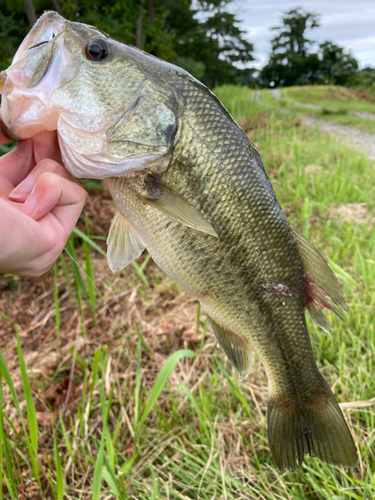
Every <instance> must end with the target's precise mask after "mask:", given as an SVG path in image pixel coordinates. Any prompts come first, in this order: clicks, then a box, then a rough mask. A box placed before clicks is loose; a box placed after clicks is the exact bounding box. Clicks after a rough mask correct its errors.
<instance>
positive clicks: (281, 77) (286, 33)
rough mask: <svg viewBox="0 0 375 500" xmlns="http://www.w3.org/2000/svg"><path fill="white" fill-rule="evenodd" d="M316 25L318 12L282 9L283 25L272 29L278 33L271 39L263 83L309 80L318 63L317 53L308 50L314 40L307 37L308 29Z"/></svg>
mask: <svg viewBox="0 0 375 500" xmlns="http://www.w3.org/2000/svg"><path fill="white" fill-rule="evenodd" d="M318 26H319V15H318V14H314V13H311V12H305V11H304V10H303V9H302V8H301V7H297V8H296V9H292V10H290V11H288V12H286V13H285V15H284V16H283V18H282V25H281V26H275V27H273V28H272V30H276V31H278V32H279V33H278V34H277V35H276V36H275V38H273V40H272V41H271V44H272V53H271V56H270V59H269V62H268V63H267V64H266V66H265V67H264V68H263V69H262V70H261V72H260V75H259V79H260V82H261V83H262V84H263V85H265V86H270V85H271V86H285V85H304V84H307V83H310V81H311V79H312V78H313V75H314V74H315V73H316V71H317V69H318V67H319V61H318V57H317V55H316V54H311V53H309V48H310V47H311V46H312V45H313V43H314V42H313V41H311V40H309V39H308V38H306V36H305V33H306V31H307V30H309V29H310V30H311V29H314V28H317V27H318Z"/></svg>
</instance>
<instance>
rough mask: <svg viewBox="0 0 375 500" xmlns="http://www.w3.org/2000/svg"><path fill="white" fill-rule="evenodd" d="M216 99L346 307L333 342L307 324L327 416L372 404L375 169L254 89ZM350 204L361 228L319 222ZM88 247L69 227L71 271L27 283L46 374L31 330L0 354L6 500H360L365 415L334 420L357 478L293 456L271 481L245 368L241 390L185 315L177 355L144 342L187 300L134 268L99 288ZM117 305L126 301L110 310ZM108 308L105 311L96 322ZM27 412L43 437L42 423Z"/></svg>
mask: <svg viewBox="0 0 375 500" xmlns="http://www.w3.org/2000/svg"><path fill="white" fill-rule="evenodd" d="M217 94H218V96H219V97H220V99H221V100H222V101H223V103H224V104H225V106H226V107H227V108H228V109H229V111H230V112H231V113H232V114H233V116H234V118H235V119H236V120H237V121H238V122H239V123H241V124H242V125H243V126H244V127H245V129H246V130H248V131H249V133H250V136H251V138H252V140H253V142H254V143H255V145H256V146H257V147H258V148H259V149H260V151H261V153H262V158H263V161H264V164H265V166H266V169H267V172H268V174H269V176H270V179H271V181H272V183H273V186H274V188H275V191H276V194H277V197H278V199H279V201H280V203H281V206H282V207H283V209H284V211H285V212H286V213H287V215H288V218H289V220H290V221H291V222H292V223H293V224H294V225H296V226H297V227H298V228H299V229H300V230H301V231H302V232H303V233H304V234H305V236H307V237H308V238H309V239H310V240H311V241H312V242H313V243H314V244H315V245H316V246H317V247H318V248H319V250H320V251H321V252H322V253H323V255H324V256H325V257H326V258H327V259H328V260H329V262H330V263H331V266H332V268H333V269H334V271H335V272H336V273H337V275H338V276H339V278H340V280H341V282H342V285H343V290H344V294H345V297H346V301H347V304H348V307H349V313H348V314H347V315H346V317H345V321H346V322H345V324H342V323H341V322H340V321H339V320H338V319H337V318H336V317H333V315H331V316H330V317H329V321H330V324H331V329H332V334H327V333H325V332H323V331H322V330H320V329H318V328H317V327H315V326H314V325H313V324H312V323H311V322H310V321H309V320H308V321H309V330H310V333H311V338H312V344H313V349H314V353H315V358H316V360H317V363H318V366H319V368H320V369H321V371H322V373H323V374H324V376H325V377H326V379H327V380H328V382H329V383H330V385H331V386H332V387H333V390H334V393H335V395H336V396H337V399H338V401H339V402H352V401H357V400H363V401H366V400H370V399H371V398H373V397H374V392H375V377H374V373H375V361H374V360H375V331H374V330H375V327H374V325H375V284H374V282H375V232H374V231H373V215H372V214H373V213H374V208H375V201H374V200H375V183H374V166H375V165H374V163H371V162H370V161H369V160H367V159H366V158H365V157H364V156H363V155H359V154H358V153H355V152H353V151H351V150H350V149H349V148H347V147H346V146H345V145H342V144H340V143H339V142H337V141H336V140H335V139H334V138H332V137H330V136H327V135H324V134H321V133H320V132H319V131H317V130H311V129H306V128H304V127H303V126H301V123H300V120H299V119H298V116H297V115H294V114H285V113H282V112H281V111H280V110H278V109H277V108H276V107H272V103H273V98H272V96H271V95H270V94H269V93H268V92H267V91H263V92H262V93H261V94H262V96H261V100H260V102H254V101H252V100H251V96H252V95H253V91H249V90H248V89H239V88H235V87H223V88H219V89H217ZM298 98H300V97H298ZM358 203H365V204H366V209H367V212H368V217H367V218H366V217H364V218H363V220H360V221H359V220H358V219H354V220H347V221H343V220H342V219H341V220H340V216H337V215H332V214H335V213H337V212H335V210H336V209H337V207H338V206H340V207H342V208H343V209H345V207H350V206H351V205H353V204H358ZM95 234H96V233H95ZM95 234H94V230H93V226H92V225H91V226H90V220H87V223H86V226H85V224H81V226H80V229H78V230H76V231H75V233H74V234H73V236H72V237H71V239H70V241H69V243H68V246H67V248H68V251H69V254H70V255H72V256H74V257H75V258H76V260H77V262H78V264H76V263H74V262H73V261H71V259H70V258H69V256H68V254H67V253H64V254H63V255H62V256H61V258H60V260H59V261H58V263H57V265H56V266H55V268H54V270H53V271H51V273H50V274H49V276H50V278H51V279H50V283H49V284H48V283H47V284H45V282H37V283H40V295H42V294H45V293H48V291H49V290H50V295H49V299H48V300H49V303H48V304H47V306H44V307H47V310H51V313H50V314H51V315H52V316H51V318H50V319H49V320H48V323H47V324H46V327H45V328H46V334H45V335H47V330H48V332H52V333H49V334H48V335H49V336H53V335H54V336H55V342H53V340H50V345H51V350H53V351H55V352H56V353H57V354H58V361H57V363H56V365H54V367H53V369H52V371H50V372H48V374H47V375H45V376H43V377H41V376H40V374H39V372H38V369H37V368H36V367H35V366H36V365H35V361H33V359H35V358H32V357H30V356H29V355H28V354H29V350H30V349H31V348H30V346H29V344H30V343H31V341H32V336H33V335H34V333H33V332H36V331H37V330H34V331H32V332H31V333H29V334H24V333H23V332H22V331H21V330H20V329H19V328H18V330H19V336H18V337H17V338H16V340H15V351H14V352H16V353H17V359H16V360H14V359H12V358H11V356H10V354H9V352H10V351H9V350H7V349H5V348H4V349H3V352H4V355H1V356H0V377H1V379H2V382H3V383H2V385H0V402H1V403H2V404H1V408H0V459H1V460H0V465H1V467H0V475H1V477H0V479H1V480H0V487H2V489H3V492H2V494H3V498H5V499H8V498H9V499H13V498H14V499H16V498H19V496H20V492H21V493H22V494H24V492H26V493H25V494H27V495H30V496H31V493H30V492H32V494H33V495H34V496H35V498H51V499H57V500H60V499H63V498H64V499H71V500H73V499H74V500H76V499H102V500H104V499H106V498H108V499H109V498H110V499H112V498H113V499H137V500H138V499H142V500H143V499H144V500H150V499H163V500H164V499H166V498H168V499H173V500H175V499H176V500H177V499H178V500H180V499H182V500H186V499H189V500H190V499H198V498H199V499H202V500H209V499H220V500H221V499H222V500H224V499H225V500H245V499H246V500H247V499H267V500H274V499H278V500H279V499H280V500H285V499H288V500H289V499H290V500H297V499H298V500H304V499H311V500H325V499H327V500H328V499H329V500H331V499H340V500H341V499H348V500H349V499H371V498H373V492H374V488H375V474H374V472H375V457H374V453H373V450H374V449H375V442H374V441H375V433H374V427H375V412H374V406H368V407H366V406H364V407H355V406H353V407H351V408H349V409H346V410H344V413H345V416H346V418H347V420H348V423H349V425H350V428H351V429H352V431H353V433H354V435H355V439H356V442H357V443H358V448H359V453H360V464H361V470H359V469H357V470H352V471H348V470H342V469H339V468H336V467H330V466H327V465H325V464H323V463H321V462H319V461H318V460H316V459H314V458H312V457H307V458H306V459H305V462H304V465H303V467H302V469H298V470H297V471H296V472H294V473H284V474H279V473H278V472H277V471H276V470H275V469H274V467H273V465H272V460H271V458H270V454H269V449H268V444H267V429H266V404H267V380H266V377H265V373H264V370H263V368H262V366H261V364H260V362H259V359H258V357H257V356H256V355H255V356H254V362H253V369H252V371H251V373H250V375H249V378H248V380H247V381H246V382H244V383H240V382H239V380H238V377H237V374H236V373H235V372H234V370H233V369H232V367H231V365H230V363H229V362H228V361H227V360H226V359H225V358H224V356H223V355H222V353H221V352H220V351H219V350H217V349H216V341H215V340H214V338H213V335H212V333H211V332H210V330H209V329H207V321H205V317H204V314H203V313H202V312H201V311H200V309H199V308H197V309H195V311H196V312H195V313H194V309H193V312H192V316H191V322H190V323H189V325H192V326H190V328H192V329H194V331H195V333H196V337H197V339H196V341H192V342H190V341H189V342H188V341H183V340H182V337H183V333H180V334H179V335H180V337H177V340H176V336H173V335H172V334H171V335H169V334H163V335H160V334H159V333H157V332H156V330H157V329H158V328H161V329H164V330H163V331H164V332H169V331H170V327H169V326H168V324H165V321H169V322H170V321H172V320H171V319H170V318H171V316H170V315H169V316H168V311H169V309H168V308H172V311H174V309H173V307H175V306H176V304H177V305H180V306H181V307H184V305H185V302H186V301H187V299H188V297H187V295H184V294H182V292H181V290H180V288H179V287H178V286H176V285H174V284H173V283H172V282H171V281H170V280H168V279H167V278H164V277H163V275H162V274H161V273H160V272H159V271H158V270H157V268H156V267H155V266H154V265H153V264H152V263H151V262H150V261H149V260H148V258H147V259H143V261H142V263H141V262H138V263H136V265H135V266H133V267H131V266H129V268H128V269H127V270H126V272H125V273H123V276H122V277H118V274H117V275H114V276H113V277H111V276H110V275H109V274H108V275H107V274H105V273H104V271H102V270H101V266H104V262H103V261H104V256H103V255H102V253H103V248H102V246H100V245H99V243H97V241H98V242H99V241H100V240H96V239H94V238H93V237H92V236H95ZM100 234H101V233H100ZM99 276H100V277H99ZM20 281H21V282H23V280H20ZM28 283H29V282H26V283H25V285H24V288H25V286H26V287H27V286H28ZM48 287H49V288H48ZM18 290H19V291H18V292H12V293H14V294H15V295H14V297H15V300H16V299H17V297H18V295H17V294H21V291H22V290H23V288H22V286H21V285H19V288H18ZM124 292H126V293H127V295H126V296H125V299H126V300H125V299H124V298H121V299H118V300H116V301H114V302H110V301H111V297H113V296H116V294H120V293H124ZM64 294H65V295H64ZM65 296H66V298H65V299H64V300H63V299H62V297H65ZM106 304H110V306H109V307H110V309H111V312H110V313H109V312H108V314H107V316H108V317H109V319H108V320H107V319H106V322H104V319H103V318H104V314H105V313H104V312H103V311H106ZM48 308H49V309H48ZM123 309H124V310H125V312H124V313H123ZM176 311H178V313H177V312H176V313H173V314H176V315H177V314H182V312H181V309H176ZM74 314H76V316H74ZM194 314H195V316H194ZM111 315H112V316H111ZM107 316H106V318H107ZM71 317H73V319H74V318H75V322H74V323H71V322H70V323H69V320H70V318H71ZM172 317H173V316H172ZM2 318H3V319H2V320H1V321H4V322H5V323H4V325H5V324H6V325H13V326H12V327H14V334H16V323H17V321H16V320H15V319H14V318H13V316H11V314H10V311H8V310H3V311H2ZM129 318H130V319H129ZM166 318H168V320H166ZM155 324H156V325H157V327H155V328H154V330H153V329H152V327H153V325H155ZM150 325H151V326H150ZM172 326H173V325H172ZM24 328H25V327H24ZM184 328H186V327H184ZM175 330H176V331H177V329H175ZM182 330H183V329H182ZM155 332H156V333H155ZM193 333H194V332H193ZM40 335H43V333H40ZM176 335H177V334H176ZM181 335H182V337H181ZM45 342H46V343H47V339H46V341H45ZM184 342H185V343H184ZM176 345H177V347H176ZM193 351H194V352H193ZM6 352H7V353H8V357H7V356H6V354H5V353H6ZM46 354H47V352H46V351H43V356H44V357H45V358H43V359H46V360H47V357H46ZM40 355H42V353H40ZM46 363H47V361H46ZM39 371H40V369H39ZM65 380H69V384H71V391H72V397H71V401H72V402H73V403H74V404H73V403H72V402H68V403H67V404H65V403H66V394H64V397H63V398H62V399H61V400H60V402H59V403H56V404H55V403H51V402H50V401H51V400H50V399H49V397H47V393H48V388H49V387H50V386H53V384H60V385H62V384H63V383H64V381H65ZM60 385H59V387H60ZM45 400H46V401H47V402H45ZM41 408H43V412H44V414H46V415H49V417H50V419H51V420H52V423H51V425H46V426H43V425H42V424H41V422H40V412H41ZM41 454H42V457H41ZM42 458H43V459H42ZM0 496H1V495H0ZM26 498H28V497H27V496H26Z"/></svg>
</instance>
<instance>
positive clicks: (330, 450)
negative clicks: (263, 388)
mask: <svg viewBox="0 0 375 500" xmlns="http://www.w3.org/2000/svg"><path fill="white" fill-rule="evenodd" d="M323 382H324V383H325V384H326V382H325V381H324V380H323ZM326 389H328V392H326V391H324V394H319V395H318V396H316V397H315V398H305V399H303V400H288V399H284V400H282V399H281V398H280V397H279V396H278V397H277V398H273V397H272V395H270V397H269V399H268V441H269V445H270V449H271V454H272V457H273V460H274V462H275V465H276V466H277V468H278V469H279V470H282V469H284V468H285V469H288V470H290V471H291V470H294V469H295V467H296V460H297V459H298V462H299V464H300V465H302V462H303V458H304V455H305V453H308V454H309V455H313V456H315V457H318V458H320V460H322V461H323V462H326V463H328V464H333V465H340V466H344V467H355V466H356V465H357V452H356V448H355V445H354V442H353V438H352V436H351V434H350V431H349V428H348V426H347V424H346V422H345V419H344V416H343V414H342V412H341V410H340V408H339V405H338V404H337V402H336V399H335V397H334V395H333V394H332V392H331V390H330V389H329V387H328V385H327V387H326Z"/></svg>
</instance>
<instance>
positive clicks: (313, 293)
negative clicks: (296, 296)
mask: <svg viewBox="0 0 375 500" xmlns="http://www.w3.org/2000/svg"><path fill="white" fill-rule="evenodd" d="M290 228H291V230H292V233H293V236H294V238H295V241H296V243H297V247H298V252H299V254H300V257H301V260H302V263H303V266H304V268H305V274H306V284H307V293H308V302H307V304H306V309H307V310H308V312H309V314H310V317H311V319H312V320H313V321H314V323H316V324H317V325H318V326H320V327H321V328H323V330H325V331H326V332H329V331H330V329H329V325H328V321H327V319H326V317H325V316H324V314H323V309H322V308H326V309H330V310H331V311H332V312H334V313H335V314H336V316H337V317H338V318H340V319H341V320H342V321H344V319H343V317H342V315H341V314H340V312H339V311H338V310H337V309H336V307H335V306H334V305H333V304H336V305H337V306H339V307H340V308H341V309H342V310H343V311H345V312H347V310H348V309H347V307H346V304H345V300H344V296H343V294H342V291H341V288H340V285H339V283H338V281H337V279H336V276H335V275H334V273H333V271H332V270H331V269H330V268H329V267H328V264H327V262H326V261H325V259H324V258H323V257H322V255H321V254H320V253H319V252H318V250H317V249H316V248H315V247H314V246H313V245H312V244H311V243H310V242H309V241H308V240H307V239H306V238H305V237H304V236H303V235H302V234H301V233H300V232H299V231H298V230H297V229H296V228H295V227H294V226H292V225H290Z"/></svg>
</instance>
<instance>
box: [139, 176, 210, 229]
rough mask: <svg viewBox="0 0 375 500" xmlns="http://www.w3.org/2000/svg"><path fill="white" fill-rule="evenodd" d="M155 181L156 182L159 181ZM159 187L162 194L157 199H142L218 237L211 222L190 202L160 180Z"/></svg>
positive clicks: (183, 221)
mask: <svg viewBox="0 0 375 500" xmlns="http://www.w3.org/2000/svg"><path fill="white" fill-rule="evenodd" d="M153 182H154V183H156V182H157V181H153ZM157 187H158V190H159V193H160V194H159V195H158V197H157V198H156V199H151V198H146V197H142V201H144V202H145V203H147V204H149V205H151V206H152V207H154V208H156V209H157V210H160V212H163V214H164V215H167V216H168V217H171V218H172V219H175V220H177V221H178V222H181V224H184V225H185V226H187V227H191V228H192V229H195V230H196V231H201V232H202V233H207V234H210V235H212V236H215V237H216V238H217V237H218V235H217V233H216V231H215V229H214V228H213V227H212V226H211V224H210V223H209V222H207V221H206V219H205V218H204V217H203V216H202V214H201V213H200V212H199V211H198V210H197V209H196V208H194V207H193V206H192V205H190V203H188V202H187V201H186V200H184V199H183V198H182V197H181V196H179V195H178V194H176V193H175V192H174V191H172V190H171V189H169V188H168V187H167V186H165V185H163V184H161V183H159V182H158V183H157Z"/></svg>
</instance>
